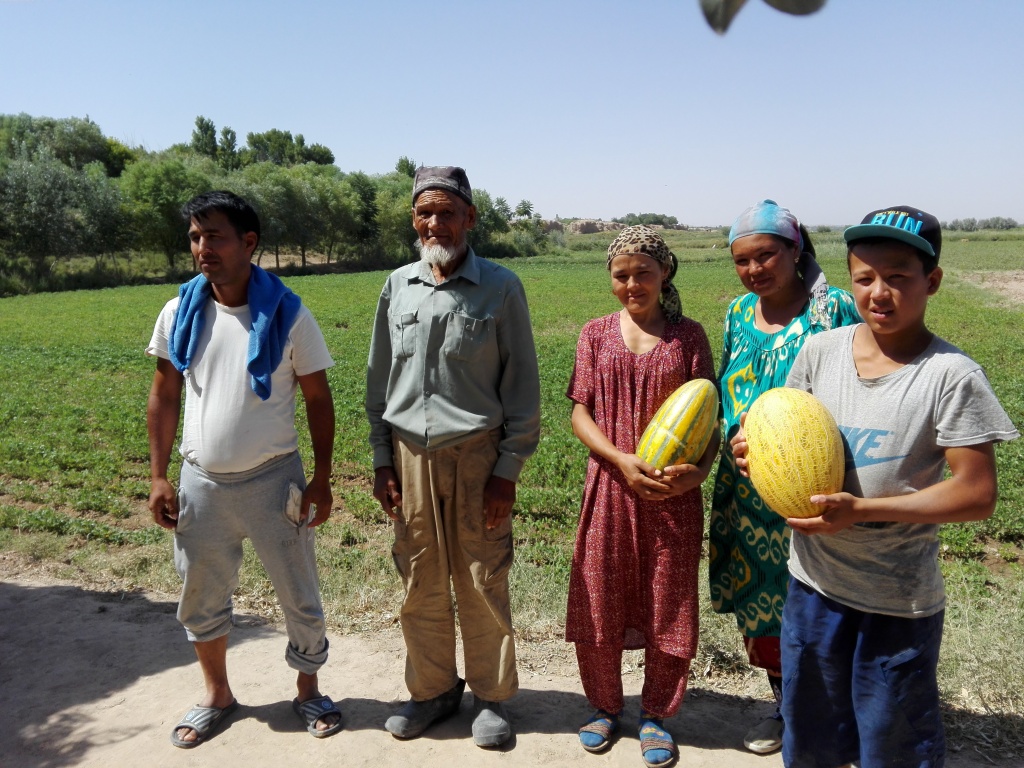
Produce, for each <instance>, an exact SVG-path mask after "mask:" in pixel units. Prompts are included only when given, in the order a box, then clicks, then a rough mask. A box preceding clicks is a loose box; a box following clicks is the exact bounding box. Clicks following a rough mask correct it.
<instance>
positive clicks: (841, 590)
mask: <svg viewBox="0 0 1024 768" xmlns="http://www.w3.org/2000/svg"><path fill="white" fill-rule="evenodd" d="M941 237H942V236H941V230H940V227H939V223H938V221H937V220H936V219H935V217H934V216H931V215H930V214H927V213H923V212H921V211H919V210H918V209H916V208H912V207H906V206H895V207H891V208H885V209H881V210H878V211H873V212H871V213H869V214H868V215H867V216H866V217H865V218H864V220H863V221H862V223H861V224H860V225H858V226H854V227H850V228H849V229H847V230H846V232H845V239H846V242H847V245H848V249H849V250H848V255H847V261H848V265H849V268H850V276H851V279H852V283H853V287H852V293H853V296H854V300H855V302H856V304H857V309H858V311H859V312H860V314H861V317H862V318H863V319H864V322H863V323H862V324H860V325H855V326H849V327H845V328H838V329H836V330H833V331H829V332H827V333H822V334H819V335H818V336H815V337H814V338H812V339H810V340H809V341H808V343H807V344H806V345H805V346H804V348H803V350H802V351H801V352H800V354H799V356H798V357H797V359H796V361H795V363H794V365H793V369H792V371H791V372H790V375H789V379H788V381H787V386H791V387H795V388H797V389H802V390H805V391H807V392H811V393H812V394H814V395H815V397H817V398H818V399H819V400H821V402H822V403H824V405H825V406H826V407H827V408H828V409H829V411H830V412H831V413H832V415H833V416H834V417H835V420H836V423H837V424H838V425H839V429H840V431H841V432H842V433H843V437H844V443H845V445H846V451H847V453H846V482H845V484H844V489H843V491H842V492H841V493H835V494H830V495H818V496H812V497H811V501H812V502H814V503H816V504H819V505H820V506H821V512H822V514H821V516H819V517H814V518H809V519H803V520H800V519H790V520H789V524H790V525H791V526H792V528H793V529H794V535H793V539H792V544H791V551H790V564H789V569H790V577H791V578H790V586H789V596H788V598H787V601H786V607H785V609H784V612H783V619H782V669H783V690H784V691H785V692H786V696H785V697H784V699H783V702H784V703H783V717H784V719H785V723H786V728H785V733H784V736H783V761H784V763H785V765H786V766H787V768H802V767H803V766H841V765H846V764H848V763H851V762H854V761H857V764H858V765H859V766H860V768H872V767H873V766H882V765H885V766H887V767H898V766H908V767H909V766H914V767H915V768H917V767H918V766H941V765H942V764H943V760H944V755H945V738H944V735H943V730H942V721H941V717H940V713H939V693H938V684H937V682H936V666H937V664H938V655H939V645H940V642H941V640H942V621H943V614H944V608H945V591H944V588H943V582H942V574H941V571H940V570H939V563H938V548H939V542H938V526H939V524H940V523H953V522H963V521H968V520H983V519H985V518H987V517H989V516H990V515H991V514H992V512H993V510H994V509H995V503H996V468H995V456H994V451H993V445H994V444H995V443H997V442H1002V441H1006V440H1012V439H1015V438H1017V437H1019V436H1020V435H1019V434H1018V432H1017V430H1016V429H1015V428H1014V426H1013V424H1012V423H1011V422H1010V419H1009V417H1008V416H1007V415H1006V412H1005V411H1004V410H1003V409H1002V407H1001V406H1000V405H999V402H998V400H997V399H996V397H995V394H994V393H993V391H992V388H991V386H990V385H989V382H988V379H987V378H986V377H985V374H984V372H983V371H982V370H981V368H980V366H978V364H977V363H975V362H974V361H973V360H971V359H970V358H969V357H967V355H965V354H964V353H963V352H961V351H960V350H959V349H957V348H956V347H954V346H953V345H952V344H949V343H948V342H946V341H944V340H943V339H940V338H939V337H937V336H935V335H934V334H933V333H932V332H931V331H929V330H928V328H927V326H926V325H925V310H926V308H927V304H928V297H929V296H931V295H933V294H934V293H935V292H936V291H937V290H938V289H939V284H940V283H941V281H942V270H941V269H940V268H939V266H938V259H939V251H940V249H941V245H942V239H941ZM737 447H738V448H739V451H736V456H737V459H738V461H737V464H738V465H740V466H745V464H746V460H745V458H744V459H743V460H742V462H741V461H739V457H740V455H741V453H742V455H743V456H744V457H745V455H746V442H745V438H744V437H743V434H742V432H741V433H740V435H738V436H737V438H736V440H735V445H734V451H735V450H736V448H737ZM947 466H948V467H949V470H950V473H951V476H950V477H949V478H947V479H943V474H944V471H945V468H946V467H947ZM822 534H825V535H822Z"/></svg>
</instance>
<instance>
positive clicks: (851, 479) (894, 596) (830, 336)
mask: <svg viewBox="0 0 1024 768" xmlns="http://www.w3.org/2000/svg"><path fill="white" fill-rule="evenodd" d="M859 327H860V326H859V325H854V326H846V327H843V328H837V329H835V330H832V331H828V332H826V333H821V334H818V335H816V336H813V337H812V338H810V339H808V341H807V344H806V345H805V346H804V348H803V349H802V350H801V352H800V354H799V355H798V356H797V359H796V361H795V362H794V364H793V368H792V370H791V372H790V374H789V379H788V380H787V382H786V383H787V386H790V387H795V388H797V389H802V390H805V391H807V392H810V393H812V394H813V395H814V396H815V397H817V398H818V399H819V400H821V402H822V403H824V405H825V407H827V408H828V410H829V411H830V412H831V414H832V416H833V417H835V420H836V423H837V424H838V425H839V429H840V431H841V432H842V433H843V442H844V444H845V448H846V482H845V484H844V490H846V491H847V492H848V493H851V494H853V495H854V496H859V497H862V498H878V497H884V496H901V495H904V494H908V493H913V492H914V491H918V490H921V489H923V488H927V487H928V486H931V485H935V484H936V483H938V482H940V481H941V480H942V478H943V473H944V471H945V468H946V461H945V455H944V449H945V448H950V447H962V446H969V445H979V444H982V443H988V442H1003V441H1006V440H1013V439H1014V438H1017V437H1020V435H1019V433H1018V432H1017V430H1016V429H1015V428H1014V426H1013V423H1012V422H1011V421H1010V418H1009V417H1008V416H1007V415H1006V412H1005V411H1004V410H1003V408H1002V406H1001V405H1000V404H999V401H998V400H997V399H996V396H995V393H994V392H993V391H992V387H991V385H990V384H989V381H988V379H987V378H986V376H985V373H984V371H982V369H981V367H980V366H979V365H978V364H977V363H975V362H974V361H973V360H971V359H970V358H969V357H968V356H967V355H965V354H964V353H963V352H961V351H960V350H959V349H957V348H956V347H954V346H953V345H952V344H950V343H949V342H947V341H944V340H943V339H940V338H939V337H937V336H936V337H935V338H934V339H933V340H932V342H931V344H930V345H929V346H928V348H927V349H926V350H925V351H924V352H923V353H922V354H921V355H920V356H919V357H917V358H916V359H915V360H914V361H913V362H911V363H909V364H907V365H905V366H903V367H902V368H900V369H899V370H897V371H893V372H892V373H888V374H886V375H884V376H880V377H878V378H874V379H865V378H861V377H860V376H858V375H857V369H856V367H855V365H854V361H853V337H854V334H855V333H856V330H857V328H859ZM938 550H939V540H938V525H926V524H919V523H860V524H857V525H853V526H851V527H850V528H847V529H845V530H843V531H840V532H839V533H837V534H835V535H832V536H825V535H817V536H808V535H805V534H801V533H800V532H798V531H794V532H793V537H792V542H791V545H790V562H789V570H790V573H791V574H792V575H793V576H794V577H796V578H797V579H799V580H800V581H802V582H804V583H805V584H807V585H808V586H810V587H812V588H813V589H816V590H817V591H818V592H820V593H821V594H823V595H825V596H826V597H830V598H832V599H834V600H836V601H838V602H840V603H843V604H844V605H848V606H850V607H852V608H855V609H857V610H861V611H866V612H870V613H883V614H888V615H892V616H905V617H908V618H917V617H922V616H930V615H932V614H934V613H937V612H938V611H940V610H942V608H943V607H944V606H945V589H944V587H943V582H942V573H941V571H940V570H939V562H938Z"/></svg>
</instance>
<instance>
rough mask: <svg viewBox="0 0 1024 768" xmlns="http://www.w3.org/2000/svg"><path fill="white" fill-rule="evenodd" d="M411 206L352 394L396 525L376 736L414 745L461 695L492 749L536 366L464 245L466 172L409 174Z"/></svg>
mask: <svg viewBox="0 0 1024 768" xmlns="http://www.w3.org/2000/svg"><path fill="white" fill-rule="evenodd" d="M412 202H413V209H412V215H413V226H414V227H415V229H416V233H417V234H418V235H419V243H418V247H419V251H420V256H421V259H420V261H418V262H415V263H413V264H408V265H406V266H404V267H402V268H400V269H398V270H396V271H395V272H393V273H392V274H391V275H390V277H388V280H387V282H386V283H385V284H384V289H383V290H382V291H381V295H380V300H379V302H378V304H377V314H376V318H375V320H374V326H373V338H372V340H371V342H370V360H369V365H368V369H367V386H366V412H367V416H368V418H369V420H370V444H371V446H372V448H373V466H374V473H375V478H374V486H373V495H374V497H375V498H376V499H377V500H378V501H379V502H380V503H381V506H382V507H383V508H384V511H385V512H386V513H387V514H388V515H389V516H390V517H391V518H392V519H393V520H394V521H395V523H394V525H395V544H394V549H393V555H394V560H395V565H396V567H397V568H398V571H399V573H400V574H401V576H402V581H403V585H404V587H405V599H404V601H403V603H402V611H401V618H402V632H403V634H404V635H405V644H406V652H407V656H406V667H405V681H406V685H407V686H408V688H409V692H410V694H411V695H412V699H411V701H409V702H407V703H406V704H405V705H404V706H403V707H402V708H401V709H400V710H399V711H398V712H397V713H396V714H395V715H393V716H392V717H391V718H389V719H388V721H387V723H386V724H385V728H387V730H388V731H390V732H391V733H392V734H393V735H395V736H397V737H398V738H403V739H409V738H414V737H416V736H419V735H420V734H421V733H423V731H425V730H426V729H427V728H428V727H429V726H430V725H431V724H432V723H434V722H437V721H439V720H442V719H444V718H446V717H448V716H450V715H452V714H454V713H455V712H457V711H458V709H459V704H460V702H461V700H462V692H463V689H464V688H465V685H466V683H467V682H468V684H469V687H470V690H472V692H473V696H474V714H473V729H472V730H473V740H474V742H475V743H476V744H477V745H479V746H481V747H496V746H499V745H500V744H502V743H504V742H505V741H506V740H508V738H509V737H510V736H511V733H512V728H511V725H510V723H509V717H508V713H507V711H506V709H505V706H504V705H503V704H502V702H504V701H506V700H507V699H509V698H511V697H512V696H513V695H514V694H515V693H516V691H517V689H518V686H519V681H518V678H517V675H516V662H515V642H514V639H513V632H512V621H511V610H510V607H509V595H508V574H509V569H510V568H511V566H512V529H511V518H510V515H511V512H512V505H513V503H514V502H515V498H516V482H517V480H518V478H519V473H520V471H521V470H522V468H523V464H524V462H525V461H526V459H527V458H528V457H529V456H530V455H531V454H532V453H533V452H534V450H536V448H537V442H538V439H539V434H540V381H539V376H538V371H537V355H536V352H535V351H534V346H533V332H532V330H531V327H530V315H529V311H528V309H527V305H526V294H525V291H524V290H523V285H522V283H521V282H520V280H519V278H517V277H516V276H515V274H513V273H512V272H511V271H510V270H508V269H506V268H505V267H501V266H498V265H496V264H493V263H491V262H489V261H486V260H484V259H482V258H480V257H479V256H477V255H476V254H475V253H474V252H473V249H472V248H470V247H469V245H468V243H467V242H466V233H467V232H468V231H469V230H470V229H472V228H473V226H474V225H475V224H476V208H475V207H474V205H473V192H472V190H471V189H470V185H469V179H467V178H466V172H465V171H464V170H463V169H461V168H454V167H433V168H423V167H421V168H420V169H419V170H417V172H416V177H415V179H414V182H413V194H412ZM453 587H454V591H455V601H456V603H457V605H458V614H459V625H460V627H461V631H462V640H463V646H464V655H465V670H466V671H465V674H466V679H465V680H462V679H460V678H459V676H458V672H457V669H456V658H455V612H454V607H453V604H452V594H451V592H452V588H453Z"/></svg>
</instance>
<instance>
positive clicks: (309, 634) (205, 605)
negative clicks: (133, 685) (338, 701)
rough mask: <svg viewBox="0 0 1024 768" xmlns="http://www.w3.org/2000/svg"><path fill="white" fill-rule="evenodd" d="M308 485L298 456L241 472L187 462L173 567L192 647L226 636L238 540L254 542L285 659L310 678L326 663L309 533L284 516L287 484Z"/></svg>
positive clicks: (181, 484) (180, 489) (239, 552)
mask: <svg viewBox="0 0 1024 768" xmlns="http://www.w3.org/2000/svg"><path fill="white" fill-rule="evenodd" d="M293 483H294V484H295V485H296V486H297V487H298V488H299V489H300V490H301V489H304V488H305V486H306V479H305V476H304V475H303V472H302V460H301V459H300V458H299V454H298V453H290V454H284V455H282V456H277V457H275V458H273V459H271V460H270V461H268V462H266V463H264V464H261V465H260V466H258V467H255V468H254V469H250V470H248V471H245V472H232V473H215V472H206V471H204V470H203V469H202V468H200V467H197V466H195V465H194V464H190V463H189V462H187V461H186V462H185V463H184V464H183V465H182V468H181V480H180V482H179V485H178V508H179V511H178V525H177V528H176V529H175V533H174V565H175V567H176V568H177V569H178V573H179V574H180V575H181V578H182V579H183V580H184V582H185V583H184V585H183V586H182V590H181V599H180V601H179V603H178V620H179V621H180V622H181V623H182V624H183V625H184V626H185V631H186V634H187V635H188V639H189V640H191V641H192V642H206V641H208V640H215V639H217V638H218V637H221V636H223V635H226V634H227V633H228V632H230V631H231V614H232V603H231V595H232V593H233V592H234V591H235V589H236V588H237V587H238V569H239V568H240V567H241V565H242V540H243V539H245V538H248V539H249V540H250V541H252V545H253V548H254V549H255V550H256V554H257V556H258V557H259V559H260V562H262V563H263V567H264V568H265V569H266V571H267V575H268V576H270V581H271V583H272V584H273V585H274V591H275V592H276V593H277V599H278V602H279V603H280V604H281V610H282V611H283V612H284V620H285V629H286V630H287V632H288V649H287V651H286V652H285V660H286V661H287V662H288V666H290V667H291V668H292V669H295V670H298V671H299V672H304V673H306V674H310V675H312V674H316V672H317V670H318V669H320V667H321V666H322V665H323V663H324V662H325V661H327V645H328V642H327V634H326V626H325V623H324V611H323V605H322V604H321V602H320V583H319V580H318V578H317V572H316V556H315V552H314V546H313V545H314V539H313V529H312V528H307V527H305V525H302V526H296V524H295V523H293V522H292V521H291V520H290V519H289V518H288V517H287V515H286V513H285V506H286V504H287V501H288V492H289V486H290V485H291V484H293Z"/></svg>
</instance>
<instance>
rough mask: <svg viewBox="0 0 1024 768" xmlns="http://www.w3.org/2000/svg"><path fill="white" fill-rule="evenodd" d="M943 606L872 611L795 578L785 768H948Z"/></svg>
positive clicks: (785, 668)
mask: <svg viewBox="0 0 1024 768" xmlns="http://www.w3.org/2000/svg"><path fill="white" fill-rule="evenodd" d="M944 613H945V612H944V611H940V612H939V613H937V614H935V615H933V616H926V617H923V618H919V619H908V618H902V617H898V616H886V615H882V614H878V613H865V612H863V611H858V610H855V609H853V608H850V607H848V606H845V605H843V604H841V603H837V602H836V601H835V600H830V599H829V598H827V597H825V596H824V595H821V594H819V593H818V592H816V591H815V590H813V589H811V588H810V587H808V586H807V585H805V584H804V583H803V582H801V581H798V580H796V579H793V578H791V579H790V584H789V597H788V598H787V600H786V607H785V609H784V610H783V614H782V691H783V695H782V715H783V718H784V720H785V722H786V730H785V733H784V735H783V743H782V760H783V762H784V763H785V765H786V768H837V766H841V765H846V764H847V763H851V762H854V761H857V763H858V765H859V766H860V768H880V767H881V766H885V767H886V768H940V767H941V766H942V765H943V762H944V759H945V753H946V740H945V736H944V734H943V729H942V718H941V715H940V712H939V689H938V683H937V682H936V679H935V669H936V666H937V664H938V660H939V645H940V644H941V642H942V621H943V615H944Z"/></svg>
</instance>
